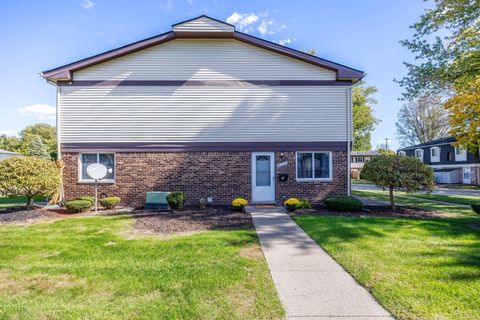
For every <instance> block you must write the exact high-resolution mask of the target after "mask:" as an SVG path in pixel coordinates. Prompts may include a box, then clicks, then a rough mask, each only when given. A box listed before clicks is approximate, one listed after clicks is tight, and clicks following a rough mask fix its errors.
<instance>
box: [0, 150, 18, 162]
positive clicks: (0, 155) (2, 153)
mask: <svg viewBox="0 0 480 320" xmlns="http://www.w3.org/2000/svg"><path fill="white" fill-rule="evenodd" d="M19 156H21V154H20V153H17V152H13V151H8V150H3V149H0V161H1V160H3V159H7V158H10V157H19Z"/></svg>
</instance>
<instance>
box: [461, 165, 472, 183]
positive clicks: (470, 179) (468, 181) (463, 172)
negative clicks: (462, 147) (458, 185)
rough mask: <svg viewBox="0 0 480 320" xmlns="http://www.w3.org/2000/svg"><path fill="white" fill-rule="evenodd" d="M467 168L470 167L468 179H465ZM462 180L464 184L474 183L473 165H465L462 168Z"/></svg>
mask: <svg viewBox="0 0 480 320" xmlns="http://www.w3.org/2000/svg"><path fill="white" fill-rule="evenodd" d="M465 169H468V176H469V178H468V179H465ZM462 182H463V184H472V168H471V167H463V169H462Z"/></svg>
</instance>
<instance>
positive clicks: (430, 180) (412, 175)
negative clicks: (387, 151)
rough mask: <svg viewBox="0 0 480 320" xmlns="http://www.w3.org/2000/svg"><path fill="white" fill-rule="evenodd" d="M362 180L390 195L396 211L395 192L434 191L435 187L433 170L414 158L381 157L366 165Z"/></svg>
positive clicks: (393, 208)
mask: <svg viewBox="0 0 480 320" xmlns="http://www.w3.org/2000/svg"><path fill="white" fill-rule="evenodd" d="M361 177H362V179H366V180H369V181H372V182H373V183H375V185H377V186H379V187H381V188H382V189H383V190H388V191H389V194H390V205H391V207H392V210H394V211H395V198H394V196H393V192H394V191H405V192H409V193H412V192H416V191H420V190H424V191H432V190H433V188H434V186H435V178H434V176H433V170H432V169H431V168H430V167H429V166H428V165H426V164H424V163H423V162H421V161H420V160H418V159H415V158H414V157H402V156H398V155H381V156H378V157H375V158H373V159H372V160H371V161H369V162H367V163H365V165H364V166H363V169H362V173H361Z"/></svg>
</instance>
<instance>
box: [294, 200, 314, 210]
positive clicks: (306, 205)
mask: <svg viewBox="0 0 480 320" xmlns="http://www.w3.org/2000/svg"><path fill="white" fill-rule="evenodd" d="M297 209H312V204H311V203H310V201H309V200H308V199H307V198H303V199H300V203H299V204H298V206H297Z"/></svg>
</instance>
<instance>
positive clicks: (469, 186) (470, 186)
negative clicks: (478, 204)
mask: <svg viewBox="0 0 480 320" xmlns="http://www.w3.org/2000/svg"><path fill="white" fill-rule="evenodd" d="M437 187H440V188H447V189H469V190H480V186H477V185H473V184H437Z"/></svg>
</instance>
